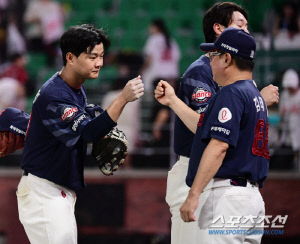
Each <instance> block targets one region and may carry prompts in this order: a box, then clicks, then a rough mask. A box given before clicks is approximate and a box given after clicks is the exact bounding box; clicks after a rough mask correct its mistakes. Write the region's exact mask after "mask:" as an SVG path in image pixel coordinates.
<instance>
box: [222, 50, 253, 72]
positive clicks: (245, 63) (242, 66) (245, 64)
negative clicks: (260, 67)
mask: <svg viewBox="0 0 300 244" xmlns="http://www.w3.org/2000/svg"><path fill="white" fill-rule="evenodd" d="M218 52H219V53H222V54H225V53H226V52H225V51H224V50H221V49H218ZM230 56H231V57H232V59H233V60H234V61H235V64H236V66H237V67H238V69H239V70H240V71H250V72H252V71H253V69H254V65H255V63H254V61H253V60H250V59H245V58H241V57H238V56H235V55H232V54H231V53H230Z"/></svg>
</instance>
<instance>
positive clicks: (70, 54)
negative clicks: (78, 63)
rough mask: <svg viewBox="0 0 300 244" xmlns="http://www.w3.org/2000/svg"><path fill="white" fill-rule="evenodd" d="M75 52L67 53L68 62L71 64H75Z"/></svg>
mask: <svg viewBox="0 0 300 244" xmlns="http://www.w3.org/2000/svg"><path fill="white" fill-rule="evenodd" d="M74 57H75V56H74V54H73V53H71V52H68V53H67V54H66V59H67V63H69V64H70V65H73V63H74Z"/></svg>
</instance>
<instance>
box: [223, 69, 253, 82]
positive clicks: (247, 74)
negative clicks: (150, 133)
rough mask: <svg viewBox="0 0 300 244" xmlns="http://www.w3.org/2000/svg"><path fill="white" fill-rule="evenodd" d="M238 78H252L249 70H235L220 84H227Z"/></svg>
mask: <svg viewBox="0 0 300 244" xmlns="http://www.w3.org/2000/svg"><path fill="white" fill-rule="evenodd" d="M238 80H252V73H251V72H249V71H237V72H233V73H231V74H229V75H228V77H227V79H226V80H225V81H224V84H223V85H222V86H228V85H230V84H233V83H235V82H236V81H238Z"/></svg>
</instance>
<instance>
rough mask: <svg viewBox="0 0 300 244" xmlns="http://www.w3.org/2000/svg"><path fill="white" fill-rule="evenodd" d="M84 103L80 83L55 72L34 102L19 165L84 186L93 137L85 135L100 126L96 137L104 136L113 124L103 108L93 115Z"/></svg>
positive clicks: (64, 183)
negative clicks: (74, 83)
mask: <svg viewBox="0 0 300 244" xmlns="http://www.w3.org/2000/svg"><path fill="white" fill-rule="evenodd" d="M86 106H87V105H86V95H85V90H84V87H83V86H82V87H81V89H78V90H76V89H73V88H72V87H70V86H69V85H68V84H67V83H66V82H65V81H64V80H63V79H62V78H61V77H60V76H59V75H58V73H56V74H55V75H54V76H53V77H52V78H50V79H49V80H48V81H47V82H46V83H45V84H44V85H43V86H42V88H41V89H40V91H39V92H38V93H37V95H36V97H35V100H34V102H33V106H32V111H31V117H30V122H29V126H28V130H27V134H26V140H25V147H24V151H23V156H22V160H21V167H22V169H24V170H27V171H28V172H29V173H31V174H34V175H36V176H38V177H40V178H44V179H47V180H49V181H52V182H54V183H56V184H59V185H62V186H65V187H68V188H70V189H72V190H75V191H78V190H81V189H83V188H84V187H85V183H84V179H83V166H84V161H85V156H86V149H87V142H89V141H93V139H94V138H93V137H92V136H88V135H92V134H93V135H94V134H97V133H98V132H99V130H100V131H101V133H100V134H98V137H96V138H99V137H103V136H104V135H106V134H107V133H108V132H109V131H110V130H111V129H112V128H113V127H114V126H116V123H115V122H113V121H112V120H111V119H110V117H109V116H108V114H107V112H106V111H105V112H102V113H101V115H100V116H98V117H96V118H95V119H92V118H91V116H90V115H89V112H91V113H92V112H93V111H89V112H86ZM91 109H92V108H91ZM87 110H90V109H87ZM86 128H87V129H86ZM85 134H87V135H85Z"/></svg>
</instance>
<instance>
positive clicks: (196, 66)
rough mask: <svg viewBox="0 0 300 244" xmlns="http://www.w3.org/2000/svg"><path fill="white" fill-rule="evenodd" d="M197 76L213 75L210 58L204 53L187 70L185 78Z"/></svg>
mask: <svg viewBox="0 0 300 244" xmlns="http://www.w3.org/2000/svg"><path fill="white" fill-rule="evenodd" d="M197 76H200V77H201V76H202V77H206V76H212V71H211V66H210V62H209V58H208V57H206V56H205V55H202V56H201V57H199V58H198V59H197V60H195V61H194V62H193V63H192V64H191V65H190V66H189V67H188V68H187V70H186V71H185V73H184V75H183V77H182V78H183V79H188V78H193V77H197Z"/></svg>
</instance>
